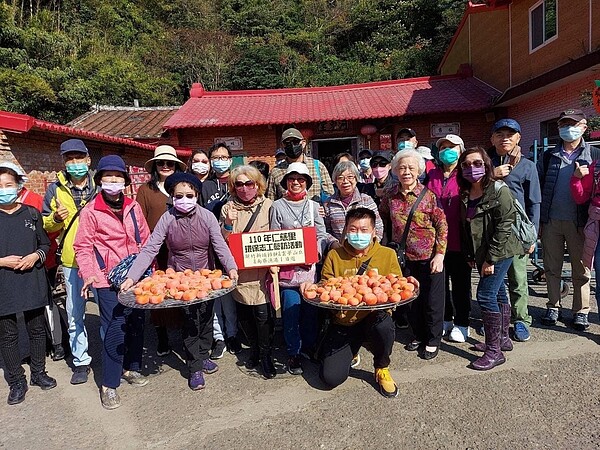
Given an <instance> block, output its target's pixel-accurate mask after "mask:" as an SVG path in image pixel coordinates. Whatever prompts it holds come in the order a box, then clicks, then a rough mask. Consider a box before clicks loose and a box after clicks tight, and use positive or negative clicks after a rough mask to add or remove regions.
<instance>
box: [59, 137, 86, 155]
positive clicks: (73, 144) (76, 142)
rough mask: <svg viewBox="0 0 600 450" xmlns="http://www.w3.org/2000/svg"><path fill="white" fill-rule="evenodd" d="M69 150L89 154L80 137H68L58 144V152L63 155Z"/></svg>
mask: <svg viewBox="0 0 600 450" xmlns="http://www.w3.org/2000/svg"><path fill="white" fill-rule="evenodd" d="M69 152H78V153H85V154H86V155H87V154H89V152H88V149H87V147H86V146H85V144H84V143H83V141H82V140H81V139H68V140H66V141H65V142H63V143H62V144H60V154H61V155H64V154H65V153H69Z"/></svg>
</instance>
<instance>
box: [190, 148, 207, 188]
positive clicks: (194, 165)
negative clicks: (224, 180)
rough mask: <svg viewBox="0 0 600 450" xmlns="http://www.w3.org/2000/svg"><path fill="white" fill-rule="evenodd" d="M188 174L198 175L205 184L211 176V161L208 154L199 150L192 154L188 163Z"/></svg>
mask: <svg viewBox="0 0 600 450" xmlns="http://www.w3.org/2000/svg"><path fill="white" fill-rule="evenodd" d="M188 172H189V173H192V174H194V175H196V176H197V177H198V180H200V182H201V183H203V182H205V181H206V180H207V179H208V177H209V175H210V159H208V154H207V153H206V152H205V151H204V150H202V149H200V148H197V149H196V150H194V151H193V152H192V156H190V160H189V162H188Z"/></svg>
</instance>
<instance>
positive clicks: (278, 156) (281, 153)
mask: <svg viewBox="0 0 600 450" xmlns="http://www.w3.org/2000/svg"><path fill="white" fill-rule="evenodd" d="M285 160H286V155H285V150H284V149H282V148H278V149H277V150H275V166H277V167H280V166H281V164H283V163H284V162H285Z"/></svg>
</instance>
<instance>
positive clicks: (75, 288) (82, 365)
mask: <svg viewBox="0 0 600 450" xmlns="http://www.w3.org/2000/svg"><path fill="white" fill-rule="evenodd" d="M60 153H61V155H62V159H63V162H64V164H65V170H64V171H60V172H58V173H57V174H56V178H57V179H56V181H55V182H54V183H52V184H50V186H48V189H47V190H46V193H45V195H44V204H43V207H42V216H43V218H44V229H45V230H46V232H47V233H48V234H52V233H60V234H59V237H58V241H59V242H60V245H59V249H60V250H61V252H62V254H61V257H60V259H61V264H62V266H63V274H64V278H65V290H66V296H67V301H66V305H65V306H66V311H67V320H68V332H69V345H70V347H71V348H70V350H71V354H72V355H73V366H74V368H73V375H72V377H71V384H82V383H85V382H87V380H88V374H89V372H90V363H91V361H92V358H91V357H90V355H89V353H88V337H87V331H86V328H85V321H84V318H85V303H86V299H85V298H83V297H82V296H81V288H82V286H83V279H82V278H81V277H80V275H79V270H78V267H77V262H76V261H75V252H74V251H73V241H74V239H75V234H76V233H77V227H78V224H79V211H81V209H82V208H83V207H84V206H85V205H86V204H87V203H89V202H90V201H91V200H92V198H93V197H94V195H95V194H96V185H95V183H94V179H93V173H92V172H91V171H90V169H89V166H90V163H91V159H90V156H89V153H88V149H87V147H86V146H85V144H84V143H83V141H81V140H79V139H69V140H67V141H65V142H63V143H62V144H61V145H60ZM94 298H95V295H94Z"/></svg>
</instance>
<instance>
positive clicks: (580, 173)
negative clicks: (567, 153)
mask: <svg viewBox="0 0 600 450" xmlns="http://www.w3.org/2000/svg"><path fill="white" fill-rule="evenodd" d="M589 173H590V168H589V167H588V165H587V164H585V165H583V166H580V165H579V163H578V162H577V161H575V172H573V175H575V176H576V177H577V178H583V177H585V176H586V175H588V174H589Z"/></svg>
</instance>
